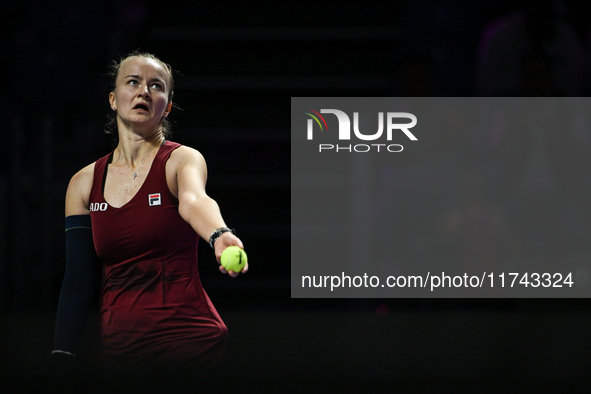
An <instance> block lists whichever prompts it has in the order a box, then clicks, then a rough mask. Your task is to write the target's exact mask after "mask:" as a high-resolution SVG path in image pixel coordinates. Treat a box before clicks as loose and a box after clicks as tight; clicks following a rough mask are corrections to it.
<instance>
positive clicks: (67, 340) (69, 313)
mask: <svg viewBox="0 0 591 394" xmlns="http://www.w3.org/2000/svg"><path fill="white" fill-rule="evenodd" d="M93 174H94V164H91V165H89V166H87V167H85V168H83V169H82V170H81V171H79V172H78V173H77V174H76V175H74V176H73V177H72V179H71V180H70V184H69V185H68V191H67V192H66V272H65V274H64V279H63V282H62V288H61V292H60V299H59V305H58V310H57V318H56V325H55V337H54V347H53V349H54V350H53V352H52V353H53V354H54V355H55V357H72V358H74V357H75V354H76V350H77V347H78V342H79V339H80V336H81V334H82V331H83V329H84V326H85V324H86V319H87V316H88V311H89V309H90V306H91V305H92V300H93V298H94V289H95V286H94V284H95V270H96V259H97V256H96V252H95V249H94V242H93V239H92V229H91V224H90V209H89V207H90V202H89V200H90V190H91V188H92V179H93Z"/></svg>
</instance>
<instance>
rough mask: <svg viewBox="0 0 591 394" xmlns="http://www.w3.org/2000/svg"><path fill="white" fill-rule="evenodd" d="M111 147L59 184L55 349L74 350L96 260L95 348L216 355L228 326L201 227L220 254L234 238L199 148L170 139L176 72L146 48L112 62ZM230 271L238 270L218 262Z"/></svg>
mask: <svg viewBox="0 0 591 394" xmlns="http://www.w3.org/2000/svg"><path fill="white" fill-rule="evenodd" d="M112 76H113V91H112V92H111V93H110V94H109V103H110V105H111V109H112V111H113V112H112V114H113V118H112V122H111V125H112V126H114V127H113V129H114V130H113V132H114V133H115V135H116V138H117V141H118V142H117V147H116V148H115V150H114V151H113V152H111V153H110V154H108V155H106V156H105V157H103V158H101V159H99V160H97V161H96V162H94V163H92V164H90V165H88V166H86V167H84V168H83V169H82V170H80V171H79V172H78V173H77V174H75V175H74V176H73V177H72V179H71V181H70V183H69V186H68V190H67V193H66V272H65V275H64V279H63V283H62V289H61V293H60V299H59V306H58V313H57V320H56V331H55V340H54V350H53V354H54V355H55V356H56V357H70V358H75V356H76V350H77V345H78V341H79V338H80V336H81V332H82V331H83V328H84V324H85V322H86V318H87V312H88V309H89V307H90V305H91V303H92V299H93V289H94V280H95V279H94V272H95V266H94V264H95V261H96V258H97V256H98V258H99V259H100V264H101V266H102V280H101V289H100V302H99V319H100V321H99V327H100V330H99V338H98V351H99V353H100V355H101V356H102V358H103V359H104V360H106V361H108V362H110V361H114V362H123V363H126V364H129V365H134V364H137V365H147V364H155V363H156V364H157V363H161V362H163V363H170V362H174V363H177V362H180V363H185V362H190V363H196V364H203V363H215V362H216V361H218V360H219V359H220V357H221V356H222V355H223V350H224V346H225V342H226V338H227V336H228V329H227V328H226V325H225V324H224V322H223V321H222V319H221V317H220V316H219V314H218V312H217V311H216V309H215V308H214V306H213V304H212V302H211V300H210V299H209V297H208V296H207V294H206V292H205V291H204V289H203V287H202V285H201V281H200V278H199V271H198V268H197V243H198V240H199V237H204V238H205V239H207V240H209V243H210V245H211V247H212V248H214V249H215V256H216V258H217V260H218V263H219V261H220V257H221V254H222V252H223V251H224V249H225V248H227V247H228V246H238V247H240V248H243V244H242V242H241V240H240V239H239V238H237V237H236V235H235V233H234V230H232V229H230V228H228V227H227V226H226V224H225V222H224V220H223V219H222V215H221V213H220V209H219V207H218V205H217V203H216V202H215V201H214V200H213V199H211V198H210V197H209V196H208V195H207V194H206V191H205V184H206V180H207V167H206V163H205V160H204V158H203V156H202V155H201V154H200V153H199V152H198V151H196V150H194V149H192V148H189V147H186V146H182V145H179V144H177V143H175V142H172V141H170V140H168V138H169V135H170V124H169V122H168V120H167V117H168V115H169V114H170V112H171V110H172V98H173V84H174V81H173V75H172V71H171V68H170V66H168V65H167V64H165V63H164V62H162V61H161V60H159V59H158V58H157V57H155V56H154V55H152V54H147V53H138V52H135V53H132V54H130V55H129V56H127V57H125V58H123V59H122V60H121V61H120V62H119V63H116V64H114V66H113V72H112ZM219 269H220V271H221V272H222V273H223V274H229V275H230V276H232V277H236V276H238V275H239V274H240V273H246V271H247V270H248V265H246V266H245V267H244V268H243V269H242V270H241V272H233V271H226V270H225V269H224V268H223V267H222V266H221V265H220V267H219Z"/></svg>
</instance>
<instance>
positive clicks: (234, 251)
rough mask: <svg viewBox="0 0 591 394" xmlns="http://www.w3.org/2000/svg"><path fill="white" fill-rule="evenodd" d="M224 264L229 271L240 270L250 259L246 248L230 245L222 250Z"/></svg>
mask: <svg viewBox="0 0 591 394" xmlns="http://www.w3.org/2000/svg"><path fill="white" fill-rule="evenodd" d="M221 260H222V266H223V267H224V268H225V269H227V270H228V271H234V272H240V271H242V268H244V266H245V265H246V262H247V261H248V259H247V257H246V253H245V252H244V250H242V249H240V248H239V247H238V246H228V247H227V248H226V249H224V251H223V252H222V258H221Z"/></svg>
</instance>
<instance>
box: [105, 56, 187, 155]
mask: <svg viewBox="0 0 591 394" xmlns="http://www.w3.org/2000/svg"><path fill="white" fill-rule="evenodd" d="M132 57H141V58H144V59H149V60H154V61H155V62H157V63H158V64H160V65H161V66H162V68H164V70H166V72H167V74H168V77H169V78H170V89H169V91H168V102H169V103H170V102H172V97H173V96H174V78H173V76H172V74H173V72H172V68H171V67H170V66H169V65H168V64H166V63H164V62H163V61H162V60H160V59H158V58H157V57H156V56H154V55H153V54H151V53H148V52H140V51H133V52H131V53H130V54H128V55H127V56H125V57H122V58H121V59H120V60H119V61H115V60H113V63H111V67H110V69H109V72H108V73H107V75H108V76H109V77H110V78H111V83H112V89H113V90H112V91H115V88H116V87H117V77H118V76H119V70H120V69H121V65H122V64H123V62H125V61H126V60H127V59H129V58H132ZM173 107H175V108H176V106H175V105H174V104H173ZM108 119H109V120H108V122H107V124H106V125H105V133H107V134H110V135H112V136H113V143H114V144H115V145H116V144H117V143H118V141H119V133H118V132H117V113H116V112H111V113H109V115H108ZM162 135H163V136H164V138H165V139H169V138H170V137H171V136H172V130H171V122H170V119H168V117H167V118H164V119H163V120H162Z"/></svg>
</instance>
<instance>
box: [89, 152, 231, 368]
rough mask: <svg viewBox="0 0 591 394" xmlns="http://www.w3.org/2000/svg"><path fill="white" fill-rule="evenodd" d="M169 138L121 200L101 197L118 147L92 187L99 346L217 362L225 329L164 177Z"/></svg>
mask: <svg viewBox="0 0 591 394" xmlns="http://www.w3.org/2000/svg"><path fill="white" fill-rule="evenodd" d="M179 146H180V145H179V144H177V143H174V142H170V141H166V142H165V143H163V144H162V146H161V147H160V149H159V150H158V152H157V154H156V157H155V158H154V161H153V163H152V166H151V167H150V170H149V172H148V175H147V178H146V180H145V181H144V183H143V185H142V186H141V187H140V189H139V190H138V192H137V194H136V195H135V196H134V197H133V198H132V199H131V200H130V201H129V202H128V203H127V204H125V205H124V206H122V207H120V208H114V207H112V206H111V205H109V203H108V202H107V201H105V198H104V196H103V190H104V182H105V179H107V177H108V176H107V168H108V165H109V163H110V162H111V158H112V155H113V153H111V154H110V155H107V156H105V157H103V158H101V159H99V160H98V161H97V162H96V164H95V168H94V181H93V186H92V190H91V193H90V207H91V212H90V216H91V220H92V233H93V237H94V245H95V248H96V252H97V254H98V256H99V257H100V259H101V261H102V271H103V275H102V284H101V297H100V311H99V313H100V332H99V349H100V352H101V353H102V354H103V355H107V356H114V357H116V358H125V359H129V360H132V361H133V360H141V361H168V360H178V361H184V360H196V361H199V360H203V361H209V360H212V361H215V360H216V359H217V358H219V356H220V352H221V351H222V350H223V344H224V342H225V339H226V337H227V328H226V326H225V325H224V323H223V321H222V319H221V318H220V316H219V315H218V313H217V311H216V310H215V308H214V306H213V304H212V303H211V301H210V299H209V297H208V296H207V294H206V293H205V291H204V290H203V287H202V286H201V281H200V279H199V271H198V268H197V243H198V240H199V236H198V235H197V234H196V233H195V231H194V230H193V229H192V227H191V226H190V225H189V224H188V223H187V222H185V221H184V220H183V218H181V216H180V215H179V211H178V205H179V203H178V200H177V199H176V198H175V197H174V196H173V195H172V193H171V192H170V190H169V189H168V185H167V183H166V172H165V168H166V162H167V160H168V158H169V157H170V155H171V153H172V152H173V151H174V150H175V149H176V148H178V147H179Z"/></svg>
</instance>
